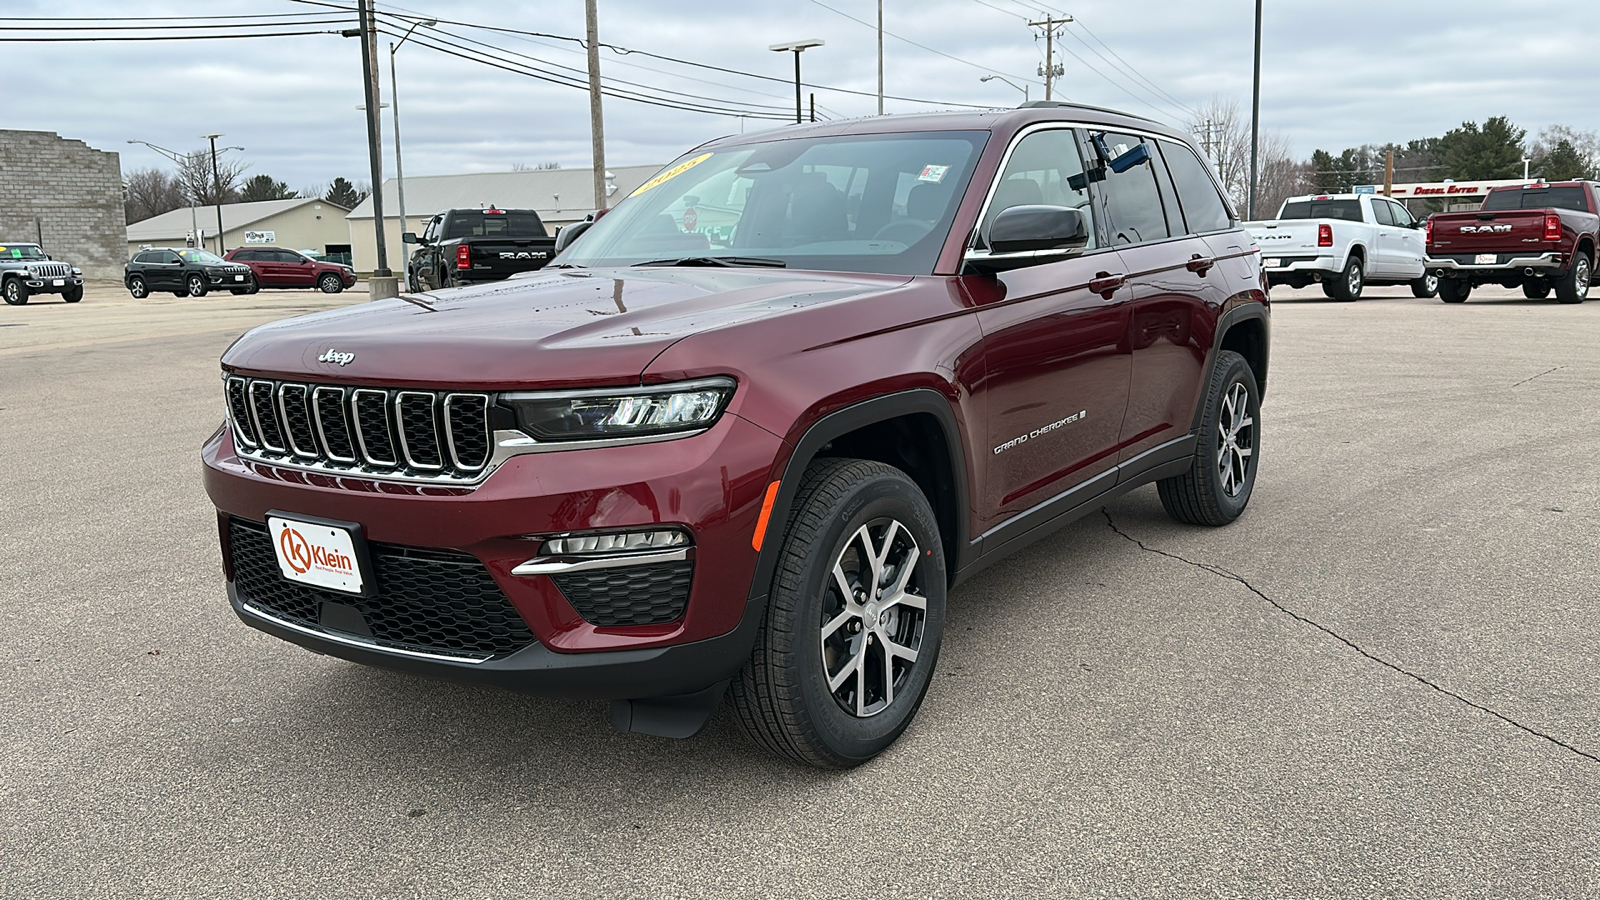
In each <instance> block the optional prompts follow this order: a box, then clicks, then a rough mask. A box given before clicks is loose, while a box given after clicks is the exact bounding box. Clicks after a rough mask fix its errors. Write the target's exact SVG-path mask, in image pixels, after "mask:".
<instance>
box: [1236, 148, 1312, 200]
mask: <svg viewBox="0 0 1600 900" xmlns="http://www.w3.org/2000/svg"><path fill="white" fill-rule="evenodd" d="M1259 159H1260V164H1259V169H1258V172H1257V175H1256V218H1257V219H1267V218H1271V217H1272V216H1275V215H1277V214H1278V209H1279V207H1281V206H1283V201H1285V200H1287V199H1289V198H1290V197H1293V196H1296V195H1298V194H1309V193H1311V173H1310V168H1311V166H1310V164H1309V163H1303V162H1296V161H1295V159H1294V158H1293V157H1292V156H1290V154H1289V139H1288V138H1287V137H1285V136H1284V135H1283V134H1282V133H1281V132H1277V131H1274V132H1271V133H1268V134H1264V135H1262V136H1261V150H1260V156H1259ZM1247 165H1248V163H1247ZM1246 177H1247V178H1248V177H1249V176H1248V175H1246ZM1240 212H1241V213H1242V212H1244V210H1243V209H1242V208H1241V210H1240Z"/></svg>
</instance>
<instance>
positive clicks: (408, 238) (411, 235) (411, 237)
mask: <svg viewBox="0 0 1600 900" xmlns="http://www.w3.org/2000/svg"><path fill="white" fill-rule="evenodd" d="M400 243H402V244H420V243H422V242H421V241H419V240H417V233H416V232H415V231H407V232H405V233H404V234H402V235H400Z"/></svg>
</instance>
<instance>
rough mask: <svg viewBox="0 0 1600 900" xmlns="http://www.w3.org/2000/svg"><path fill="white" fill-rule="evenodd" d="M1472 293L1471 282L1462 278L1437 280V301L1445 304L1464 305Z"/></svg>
mask: <svg viewBox="0 0 1600 900" xmlns="http://www.w3.org/2000/svg"><path fill="white" fill-rule="evenodd" d="M1471 293H1472V282H1470V281H1467V280H1466V279H1464V278H1441V279H1439V299H1440V300H1443V301H1444V302H1446V303H1465V302H1467V296H1468V295H1469V294H1471Z"/></svg>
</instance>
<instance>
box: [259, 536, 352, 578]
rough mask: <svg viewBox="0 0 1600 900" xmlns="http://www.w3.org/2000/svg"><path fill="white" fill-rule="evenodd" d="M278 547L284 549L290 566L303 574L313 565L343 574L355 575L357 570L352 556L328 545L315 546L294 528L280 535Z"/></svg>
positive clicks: (285, 558) (285, 559)
mask: <svg viewBox="0 0 1600 900" xmlns="http://www.w3.org/2000/svg"><path fill="white" fill-rule="evenodd" d="M278 549H279V550H281V551H283V559H284V561H285V562H287V563H288V564H289V568H291V569H293V570H295V571H296V572H298V573H300V574H301V575H304V574H306V573H307V572H309V571H311V567H312V566H316V567H317V568H319V569H323V570H326V571H333V572H337V573H339V574H341V575H353V574H355V571H356V564H355V563H354V562H353V561H352V560H351V559H350V557H348V556H345V555H344V554H343V553H340V552H338V551H336V550H329V549H328V548H326V547H322V546H313V545H312V544H311V542H310V541H308V540H306V536H305V535H303V534H301V533H300V532H299V531H298V530H296V529H294V528H285V529H284V530H283V534H281V535H279V536H278Z"/></svg>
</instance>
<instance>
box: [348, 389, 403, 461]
mask: <svg viewBox="0 0 1600 900" xmlns="http://www.w3.org/2000/svg"><path fill="white" fill-rule="evenodd" d="M354 402H355V410H356V427H357V428H359V429H360V432H361V445H362V446H363V447H364V448H366V456H367V459H369V460H371V461H372V462H375V463H380V464H387V465H395V464H396V463H397V462H398V460H399V457H397V456H395V453H394V442H393V441H391V440H390V439H389V398H388V395H387V394H385V393H384V392H383V391H356V394H355V401H354Z"/></svg>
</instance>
